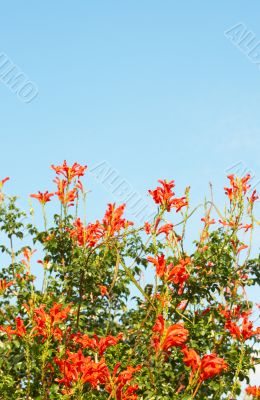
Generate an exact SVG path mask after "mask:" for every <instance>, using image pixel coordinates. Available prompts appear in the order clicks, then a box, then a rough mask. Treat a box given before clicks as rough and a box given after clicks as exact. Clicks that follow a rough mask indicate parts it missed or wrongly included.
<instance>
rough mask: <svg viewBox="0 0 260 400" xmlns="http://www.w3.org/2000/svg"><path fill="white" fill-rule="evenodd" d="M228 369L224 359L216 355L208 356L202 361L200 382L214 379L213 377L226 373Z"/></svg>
mask: <svg viewBox="0 0 260 400" xmlns="http://www.w3.org/2000/svg"><path fill="white" fill-rule="evenodd" d="M227 368H228V365H227V363H226V362H225V361H224V359H223V358H220V357H218V356H217V355H216V354H214V353H213V354H207V355H205V356H203V357H202V359H201V367H200V369H201V373H200V380H201V381H205V380H206V379H209V378H212V377H213V376H215V375H218V374H220V373H221V372H222V371H226V370H227Z"/></svg>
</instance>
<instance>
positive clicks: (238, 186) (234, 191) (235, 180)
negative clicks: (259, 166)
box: [224, 174, 251, 202]
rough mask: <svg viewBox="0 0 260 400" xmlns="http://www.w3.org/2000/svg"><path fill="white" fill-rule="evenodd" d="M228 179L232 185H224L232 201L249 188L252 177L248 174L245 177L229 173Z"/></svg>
mask: <svg viewBox="0 0 260 400" xmlns="http://www.w3.org/2000/svg"><path fill="white" fill-rule="evenodd" d="M228 179H229V181H230V185H231V187H230V188H228V187H224V190H225V194H226V195H227V196H228V198H229V200H230V202H232V201H233V200H234V199H237V198H239V197H241V196H242V195H243V194H245V193H246V192H247V191H248V190H249V189H250V185H248V184H247V183H248V181H249V180H250V179H251V176H250V175H249V174H247V175H246V176H244V177H243V178H239V177H235V175H233V174H232V175H228Z"/></svg>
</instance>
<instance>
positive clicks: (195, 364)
mask: <svg viewBox="0 0 260 400" xmlns="http://www.w3.org/2000/svg"><path fill="white" fill-rule="evenodd" d="M181 351H182V353H183V355H184V357H183V362H184V364H185V365H187V367H191V369H192V372H193V373H194V372H195V371H197V370H198V369H199V368H200V365H201V360H200V356H199V355H198V353H196V351H195V350H193V349H188V348H187V347H186V346H185V347H183V349H182V350H181Z"/></svg>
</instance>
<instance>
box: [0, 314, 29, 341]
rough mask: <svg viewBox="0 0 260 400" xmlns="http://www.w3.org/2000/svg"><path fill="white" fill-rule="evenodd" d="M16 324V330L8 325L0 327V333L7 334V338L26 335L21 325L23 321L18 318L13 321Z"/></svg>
mask: <svg viewBox="0 0 260 400" xmlns="http://www.w3.org/2000/svg"><path fill="white" fill-rule="evenodd" d="M15 322H16V329H12V327H11V326H10V325H8V326H0V331H2V332H4V333H6V334H7V336H8V338H9V339H10V338H11V335H16V336H19V337H23V336H24V335H26V329H25V326H24V323H23V320H22V319H21V318H20V317H17V318H16V319H15Z"/></svg>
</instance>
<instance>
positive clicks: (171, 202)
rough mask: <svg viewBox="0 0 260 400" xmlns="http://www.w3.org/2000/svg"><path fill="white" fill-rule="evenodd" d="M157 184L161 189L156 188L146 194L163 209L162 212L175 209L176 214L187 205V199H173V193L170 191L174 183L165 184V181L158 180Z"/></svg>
mask: <svg viewBox="0 0 260 400" xmlns="http://www.w3.org/2000/svg"><path fill="white" fill-rule="evenodd" d="M158 182H159V183H160V184H161V185H162V187H160V186H157V188H156V189H155V190H148V193H149V194H150V195H151V196H152V198H153V200H154V202H155V203H156V204H159V205H161V206H162V207H163V209H164V210H166V211H168V212H169V211H170V210H171V209H172V208H173V207H174V208H176V212H178V211H180V209H181V208H182V207H185V206H187V205H188V201H187V198H186V197H185V196H184V197H181V198H179V199H178V198H174V195H175V193H174V192H173V191H172V188H174V186H175V184H174V181H170V182H167V181H166V180H161V179H159V180H158Z"/></svg>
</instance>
